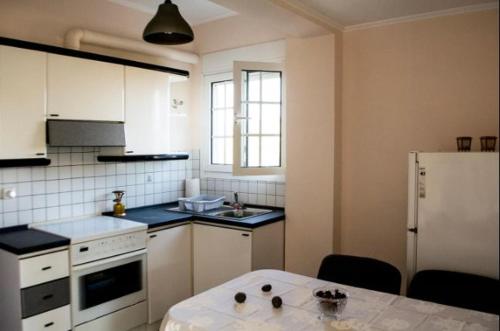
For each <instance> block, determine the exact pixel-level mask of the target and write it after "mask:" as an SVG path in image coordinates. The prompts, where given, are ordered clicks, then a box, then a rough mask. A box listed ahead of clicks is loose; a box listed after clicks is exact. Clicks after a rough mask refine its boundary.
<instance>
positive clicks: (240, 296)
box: [234, 292, 247, 303]
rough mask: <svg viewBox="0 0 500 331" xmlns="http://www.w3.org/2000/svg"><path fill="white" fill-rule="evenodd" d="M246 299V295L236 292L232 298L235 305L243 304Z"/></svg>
mask: <svg viewBox="0 0 500 331" xmlns="http://www.w3.org/2000/svg"><path fill="white" fill-rule="evenodd" d="M246 299H247V295H246V294H245V293H243V292H238V293H236V295H235V296H234V300H235V301H236V302H237V303H243V302H245V300H246Z"/></svg>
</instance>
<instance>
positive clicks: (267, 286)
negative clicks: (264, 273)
mask: <svg viewBox="0 0 500 331" xmlns="http://www.w3.org/2000/svg"><path fill="white" fill-rule="evenodd" d="M272 288H273V287H272V286H271V284H266V285H264V286H262V291H263V292H271V289H272Z"/></svg>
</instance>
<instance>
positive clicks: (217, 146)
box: [212, 138, 224, 164]
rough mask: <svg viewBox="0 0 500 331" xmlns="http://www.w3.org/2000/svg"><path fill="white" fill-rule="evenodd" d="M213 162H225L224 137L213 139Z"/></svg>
mask: <svg viewBox="0 0 500 331" xmlns="http://www.w3.org/2000/svg"><path fill="white" fill-rule="evenodd" d="M212 163H213V164H224V138H213V139H212Z"/></svg>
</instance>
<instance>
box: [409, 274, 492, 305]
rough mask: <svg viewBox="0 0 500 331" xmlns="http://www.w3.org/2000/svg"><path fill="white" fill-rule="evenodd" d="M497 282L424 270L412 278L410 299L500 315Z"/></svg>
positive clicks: (485, 278)
mask: <svg viewBox="0 0 500 331" xmlns="http://www.w3.org/2000/svg"><path fill="white" fill-rule="evenodd" d="M498 284H499V281H498V280H497V279H493V278H488V277H483V276H478V275H472V274H466V273H461V272H453V271H442V270H423V271H419V272H417V273H416V274H415V276H414V277H413V279H412V281H411V283H410V286H409V288H408V293H407V296H408V297H409V298H414V299H419V300H425V301H431V302H435V303H441V304H444V305H450V306H456V307H461V308H467V309H474V310H479V311H483V312H486V313H492V314H498V313H499V296H498V294H499V293H498V289H499V287H498Z"/></svg>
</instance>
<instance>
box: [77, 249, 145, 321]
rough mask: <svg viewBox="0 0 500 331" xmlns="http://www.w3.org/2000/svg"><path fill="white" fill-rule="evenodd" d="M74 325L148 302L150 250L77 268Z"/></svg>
mask: <svg viewBox="0 0 500 331" xmlns="http://www.w3.org/2000/svg"><path fill="white" fill-rule="evenodd" d="M71 293H72V298H71V306H72V311H73V325H75V326H76V325H79V324H82V323H85V322H87V321H90V320H93V319H96V318H98V317H101V316H104V315H107V314H109V313H112V312H114V311H117V310H120V309H122V308H125V307H128V306H131V305H133V304H136V303H138V302H141V301H144V300H145V299H146V250H145V249H143V250H140V251H136V252H131V253H127V254H122V255H119V256H114V257H111V258H107V259H103V260H99V261H95V262H89V263H85V264H82V265H78V266H73V268H72V274H71Z"/></svg>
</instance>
